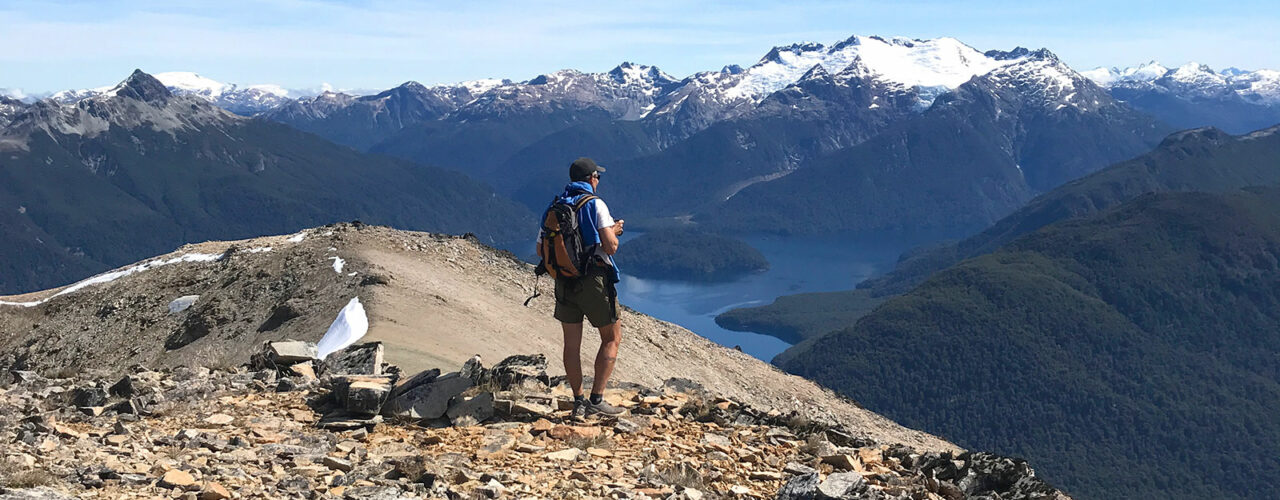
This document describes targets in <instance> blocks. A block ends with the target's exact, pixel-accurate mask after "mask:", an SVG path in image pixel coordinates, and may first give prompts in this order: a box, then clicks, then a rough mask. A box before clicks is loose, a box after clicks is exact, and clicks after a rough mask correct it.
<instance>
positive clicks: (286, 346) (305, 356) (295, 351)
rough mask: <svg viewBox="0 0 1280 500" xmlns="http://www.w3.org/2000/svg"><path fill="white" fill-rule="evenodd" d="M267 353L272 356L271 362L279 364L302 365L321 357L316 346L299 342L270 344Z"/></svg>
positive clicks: (288, 341) (290, 341)
mask: <svg viewBox="0 0 1280 500" xmlns="http://www.w3.org/2000/svg"><path fill="white" fill-rule="evenodd" d="M267 352H268V353H269V354H271V360H272V361H275V362H277V363H300V362H303V361H310V360H313V359H316V358H317V357H318V356H319V355H320V351H319V350H318V349H316V345H315V344H313V343H311V342H302V341H297V340H286V341H282V342H269V343H268V344H267Z"/></svg>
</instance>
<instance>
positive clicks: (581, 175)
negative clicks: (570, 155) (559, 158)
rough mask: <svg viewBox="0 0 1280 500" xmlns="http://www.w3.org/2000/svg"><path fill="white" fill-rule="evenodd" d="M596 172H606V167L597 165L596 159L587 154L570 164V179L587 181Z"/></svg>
mask: <svg viewBox="0 0 1280 500" xmlns="http://www.w3.org/2000/svg"><path fill="white" fill-rule="evenodd" d="M596 172H604V167H602V166H600V165H596V162H595V160H592V159H591V158H587V157H585V156H584V157H582V158H578V159H576V160H573V163H571V164H569V180H571V181H585V180H587V179H590V178H591V174H594V173H596Z"/></svg>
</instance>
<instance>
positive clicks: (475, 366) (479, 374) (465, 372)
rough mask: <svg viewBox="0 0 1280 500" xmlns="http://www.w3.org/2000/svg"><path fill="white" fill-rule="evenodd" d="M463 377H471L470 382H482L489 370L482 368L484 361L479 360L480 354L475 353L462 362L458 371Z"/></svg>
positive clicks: (478, 383) (477, 383)
mask: <svg viewBox="0 0 1280 500" xmlns="http://www.w3.org/2000/svg"><path fill="white" fill-rule="evenodd" d="M459 373H461V374H462V376H463V377H466V378H469V379H471V382H472V383H474V384H476V385H480V384H482V383H484V381H485V379H486V378H488V376H489V371H488V370H485V369H484V363H483V362H481V361H480V355H479V354H477V355H475V356H472V357H471V359H468V360H467V362H466V363H463V364H462V370H460V371H459Z"/></svg>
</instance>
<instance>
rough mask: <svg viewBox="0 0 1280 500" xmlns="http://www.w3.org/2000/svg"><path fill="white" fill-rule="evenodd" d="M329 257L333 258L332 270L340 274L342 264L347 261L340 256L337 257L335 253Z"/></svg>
mask: <svg viewBox="0 0 1280 500" xmlns="http://www.w3.org/2000/svg"><path fill="white" fill-rule="evenodd" d="M329 258H330V259H333V272H335V273H338V274H342V266H344V265H346V263H347V261H345V260H342V257H338V256H336V255H335V256H333V257H329Z"/></svg>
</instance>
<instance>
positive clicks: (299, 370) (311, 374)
mask: <svg viewBox="0 0 1280 500" xmlns="http://www.w3.org/2000/svg"><path fill="white" fill-rule="evenodd" d="M289 373H290V374H292V375H293V376H295V377H300V378H302V380H304V381H306V382H311V381H313V380H316V369H315V366H313V365H312V364H311V362H310V361H307V362H303V363H298V364H296V365H293V366H290V367H289ZM375 375H376V374H375ZM281 392H288V391H281Z"/></svg>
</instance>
